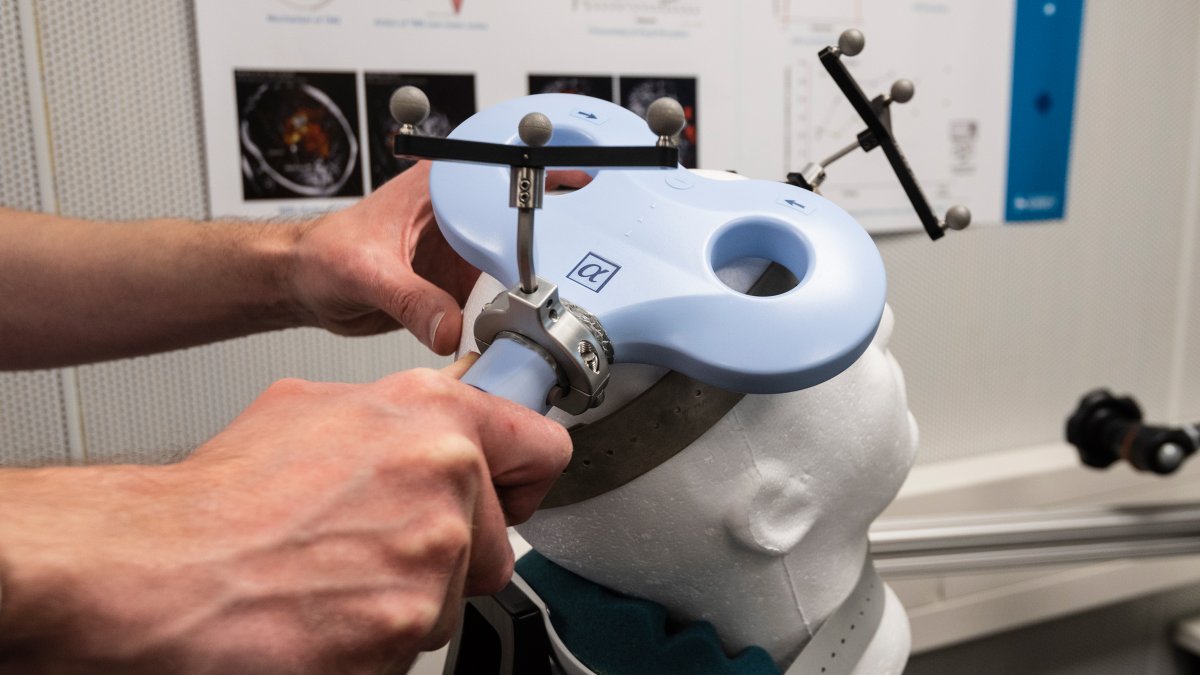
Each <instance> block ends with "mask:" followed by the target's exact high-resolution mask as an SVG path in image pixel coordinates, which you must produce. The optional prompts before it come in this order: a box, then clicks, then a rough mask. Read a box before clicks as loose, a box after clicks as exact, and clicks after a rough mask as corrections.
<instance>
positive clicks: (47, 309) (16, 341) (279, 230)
mask: <svg viewBox="0 0 1200 675" xmlns="http://www.w3.org/2000/svg"><path fill="white" fill-rule="evenodd" d="M303 227H304V226H303V225H300V224H287V223H223V222H214V223H196V222H189V221H182V220H148V221H140V222H122V223H111V222H94V221H84V220H75V219H68V218H60V217H56V216H48V215H41V214H32V213H24V212H17V211H9V210H4V209H0V370H9V369H28V368H45V367H54V366H63V365H70V364H74V363H82V362H88V361H97V360H104V359H112V358H119V357H126V356H136V355H140V354H146V353H150V352H155V351H163V350H168V349H176V348H181V347H188V346H193V345H197V344H202V343H206V342H212V341H215V340H222V339H226V338H231V337H237V336H240V335H247V334H250V333H254V332H260V331H265V330H271V329H275V328H283V327H289V326H295V325H300V324H301V323H302V313H301V312H300V311H299V310H298V308H297V307H296V305H295V303H294V301H293V298H292V294H291V291H290V289H289V287H288V278H289V273H290V266H291V265H292V264H293V262H292V255H293V251H294V244H295V242H296V240H297V238H298V237H299V235H300V233H301V231H302V228H303Z"/></svg>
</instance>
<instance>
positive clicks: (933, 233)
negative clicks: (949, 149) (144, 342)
mask: <svg viewBox="0 0 1200 675" xmlns="http://www.w3.org/2000/svg"><path fill="white" fill-rule="evenodd" d="M818 57H819V58H820V59H821V64H822V65H824V66H825V70H827V71H829V76H830V77H832V78H833V81H834V82H836V83H837V86H838V88H839V89H841V90H842V93H843V94H845V96H846V99H847V100H849V101H850V105H852V106H854V110H855V111H857V112H858V116H859V117H861V118H862V121H863V122H865V123H866V125H867V129H868V130H869V131H870V132H871V135H872V136H874V140H875V141H876V142H877V143H878V144H879V147H881V148H883V154H885V155H887V158H888V162H889V163H890V164H891V165H892V170H893V171H895V172H896V178H897V179H899V181H900V185H901V187H903V188H904V193H905V194H906V195H908V201H910V202H912V206H913V209H914V210H916V212H917V217H918V218H920V219H921V225H923V226H924V227H925V231H926V232H927V233H928V234H929V238H930V239H935V240H936V239H940V238H942V236H943V235H944V234H945V233H944V232H942V226H941V221H939V220H938V217H937V216H936V215H935V214H934V213H933V209H932V208H931V207H930V206H929V202H928V201H926V199H925V194H924V193H923V192H921V186H920V185H918V184H917V178H916V176H914V175H913V172H912V168H911V167H909V166H908V160H906V159H905V158H904V153H902V152H900V146H898V145H896V139H895V138H893V137H892V132H891V131H890V130H888V128H887V125H885V124H884V123H883V121H882V120H880V119H879V116H878V115H876V114H875V110H874V109H872V108H871V102H870V100H869V99H867V95H866V94H864V93H863V90H862V88H861V87H859V86H858V82H855V80H854V76H853V75H851V74H850V71H849V70H847V69H846V65H845V64H843V63H842V59H841V52H839V51H838V50H837V48H835V47H826V48H824V49H822V50H821V52H820V53H819V54H818Z"/></svg>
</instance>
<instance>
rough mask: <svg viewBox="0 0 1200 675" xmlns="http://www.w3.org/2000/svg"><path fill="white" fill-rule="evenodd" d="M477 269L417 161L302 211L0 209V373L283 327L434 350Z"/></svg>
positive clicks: (444, 342) (448, 343)
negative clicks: (320, 207) (363, 189)
mask: <svg viewBox="0 0 1200 675" xmlns="http://www.w3.org/2000/svg"><path fill="white" fill-rule="evenodd" d="M478 274H479V273H478V271H476V270H475V269H474V268H472V267H471V266H470V265H468V264H466V263H465V262H464V261H463V260H462V259H461V258H459V257H458V256H457V255H456V254H455V253H454V251H453V250H452V249H451V248H450V247H449V246H448V245H447V244H446V243H445V240H443V239H442V237H441V233H440V232H439V231H438V229H437V225H436V223H435V221H434V219H433V209H432V206H431V204H430V202H429V167H428V165H426V164H424V163H420V164H418V165H417V166H415V167H413V168H412V169H410V170H409V171H407V172H405V173H404V174H402V175H401V176H400V177H399V178H397V179H395V180H393V181H391V182H390V183H388V184H387V185H385V186H384V187H383V188H381V189H380V190H378V191H376V192H375V193H374V194H372V195H371V196H370V197H368V198H367V199H364V200H363V201H361V202H359V203H358V204H356V205H354V206H352V207H350V208H348V209H345V210H343V211H339V212H336V213H331V214H329V215H326V216H323V217H320V218H316V219H313V220H309V221H306V222H296V223H264V222H212V223H196V222H188V221H181V220H149V221H142V222H122V223H112V222H94V221H85V220H76V219H70V218H61V217H56V216H47V215H40V214H32V213H23V212H19V211H11V210H5V209H0V370H10V369H29V368H45V367H54V366H63V365H70V364H75V363H82V362H88V361H96V360H103V359H112V358H119V357H126V356H136V355H140V354H147V353H150V352H156V351H163V350H169V349H177V348H181V347H188V346H192V345H198V344H203V343H206V342H212V341H215V340H223V339H226V338H231V337H237V336H241V335H248V334H251V333H256V332H262V331H267V330H272V329H277V328H286V327H292V326H321V327H323V328H327V329H329V330H331V331H333V332H336V333H340V334H345V335H369V334H375V333H380V332H384V331H388V330H394V329H396V328H399V327H406V328H409V329H410V330H411V331H412V332H413V334H414V335H415V336H416V337H417V338H418V339H420V340H421V341H422V342H423V343H424V344H425V345H426V346H428V347H430V348H431V349H433V350H434V351H436V352H438V353H440V354H448V353H450V352H451V351H453V349H454V347H455V346H456V345H457V343H458V336H459V332H460V331H461V326H462V319H461V315H460V314H459V312H458V310H459V308H460V306H461V303H462V302H465V300H466V297H467V294H468V293H469V292H470V289H471V286H472V285H473V284H474V282H475V279H476V278H477V276H478Z"/></svg>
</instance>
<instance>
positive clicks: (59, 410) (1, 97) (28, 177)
mask: <svg viewBox="0 0 1200 675" xmlns="http://www.w3.org/2000/svg"><path fill="white" fill-rule="evenodd" d="M22 49H23V43H22V41H21V27H20V23H19V20H18V16H17V0H0V206H5V207H9V208H16V209H26V210H37V209H38V208H40V206H41V204H40V202H39V193H38V182H37V157H36V155H35V154H34V145H33V126H32V124H31V123H30V117H29V116H30V105H29V104H30V101H29V89H28V87H27V86H26V81H25V75H26V63H25V56H24V53H23V52H22ZM60 389H61V388H60V384H59V375H58V373H56V372H37V373H4V374H0V465H2V466H27V465H36V464H62V463H65V462H66V461H67V457H68V453H67V438H66V429H65V426H64V418H63V406H62V394H61V391H60Z"/></svg>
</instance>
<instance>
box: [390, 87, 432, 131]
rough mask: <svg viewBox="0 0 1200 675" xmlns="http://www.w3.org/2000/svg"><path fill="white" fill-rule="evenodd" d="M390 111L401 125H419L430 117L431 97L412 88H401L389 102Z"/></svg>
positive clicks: (393, 93)
mask: <svg viewBox="0 0 1200 675" xmlns="http://www.w3.org/2000/svg"><path fill="white" fill-rule="evenodd" d="M388 110H390V111H391V113H392V119H394V120H396V121H397V122H399V123H400V124H412V125H414V126H415V125H418V124H420V123H421V122H424V121H425V118H426V117H429V97H428V96H426V95H425V92H423V91H421V90H420V89H417V88H416V87H412V86H405V87H400V88H399V89H397V90H396V91H394V92H392V99H391V101H389V102H388Z"/></svg>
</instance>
